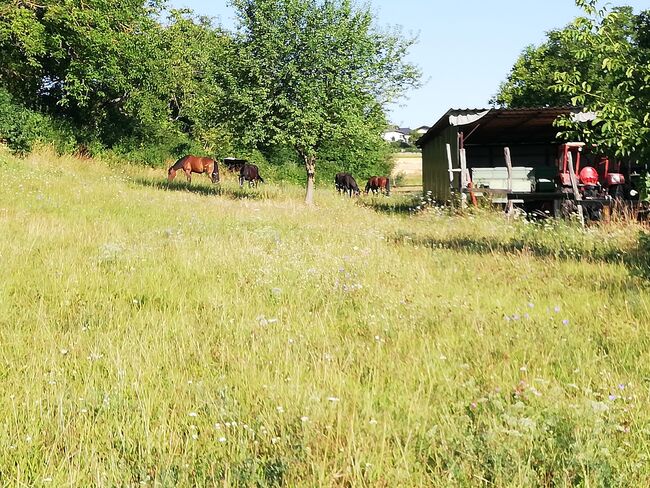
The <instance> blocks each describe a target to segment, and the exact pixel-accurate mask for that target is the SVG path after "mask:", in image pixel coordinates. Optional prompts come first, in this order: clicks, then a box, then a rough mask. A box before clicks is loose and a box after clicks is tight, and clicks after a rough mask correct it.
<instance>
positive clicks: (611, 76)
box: [554, 0, 650, 157]
mask: <svg viewBox="0 0 650 488" xmlns="http://www.w3.org/2000/svg"><path fill="white" fill-rule="evenodd" d="M576 3H577V4H578V5H579V6H581V7H582V8H583V9H584V11H585V13H586V16H585V17H579V18H577V19H576V20H575V21H574V22H573V28H572V29H571V30H570V31H567V32H566V33H564V34H563V39H565V40H566V43H567V45H569V46H571V54H572V57H573V58H575V59H577V60H584V59H586V58H592V59H593V60H594V62H595V63H596V64H597V65H598V66H599V67H600V69H601V72H602V74H601V77H602V80H603V82H601V83H597V84H596V83H594V82H593V80H591V79H589V78H588V77H587V76H586V74H585V73H582V72H580V71H578V70H575V69H569V70H564V71H562V72H558V73H556V75H555V78H556V83H555V86H554V89H555V90H556V91H557V92H558V93H564V94H567V95H569V96H570V97H571V102H572V103H573V104H574V105H579V106H583V107H585V109H587V110H591V111H594V112H596V113H597V114H598V117H597V119H596V120H595V121H594V123H593V125H592V126H591V127H590V128H589V129H588V130H586V131H584V135H585V138H586V140H587V142H591V143H594V144H598V145H599V146H600V147H601V148H603V149H606V150H609V151H611V152H613V153H615V154H616V155H617V156H630V155H636V156H637V157H639V156H643V155H645V156H648V155H650V46H649V45H648V39H649V37H650V34H649V32H650V28H649V21H648V19H649V11H645V12H642V13H641V14H640V15H637V16H632V15H631V10H630V9H615V10H613V11H611V12H608V11H607V10H605V9H598V5H597V4H598V2H597V0H576ZM625 17H629V18H631V20H632V22H631V23H628V22H625V21H622V19H624V18H625ZM561 127H562V128H564V129H566V130H571V129H575V126H574V124H573V123H572V122H571V121H570V120H562V121H561Z"/></svg>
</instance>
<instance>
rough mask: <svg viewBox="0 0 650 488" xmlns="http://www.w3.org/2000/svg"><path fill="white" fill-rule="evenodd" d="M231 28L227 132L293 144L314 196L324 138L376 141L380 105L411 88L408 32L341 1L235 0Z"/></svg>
mask: <svg viewBox="0 0 650 488" xmlns="http://www.w3.org/2000/svg"><path fill="white" fill-rule="evenodd" d="M232 4H233V5H234V7H235V8H236V10H237V13H238V18H239V29H238V37H237V43H238V44H237V45H238V55H237V56H235V59H236V66H235V69H234V73H235V78H236V85H235V87H234V89H235V90H234V92H233V93H232V94H231V97H230V99H231V100H232V101H233V102H234V103H233V110H232V120H233V123H234V124H235V131H236V132H238V133H240V134H243V135H244V137H245V139H246V140H248V141H249V142H250V143H251V144H265V143H276V144H282V145H289V146H291V147H292V148H294V149H295V151H296V152H297V154H298V155H299V156H300V158H301V159H302V161H303V162H304V164H305V170H306V174H307V192H306V198H305V200H306V202H308V203H311V202H312V200H313V189H314V179H315V171H316V160H317V158H318V155H319V152H320V151H322V149H323V148H324V146H325V145H327V144H328V143H331V142H332V141H335V142H336V143H337V144H340V145H343V146H349V147H350V148H351V149H352V148H354V147H363V145H364V144H365V143H366V142H367V141H369V140H372V141H375V142H376V143H377V144H381V142H380V139H379V134H380V132H381V130H382V128H383V127H385V125H386V120H385V108H386V106H387V104H389V103H391V102H394V101H395V100H396V99H397V98H398V97H399V96H400V95H401V94H402V93H403V91H404V90H405V89H406V88H408V87H411V86H415V85H417V83H418V80H419V72H418V71H417V69H416V68H415V67H414V66H413V65H412V64H410V63H408V62H407V61H405V55H406V52H407V50H408V48H409V46H410V45H411V44H412V43H413V41H414V40H413V39H409V38H405V37H403V36H401V34H400V33H399V32H397V31H392V32H383V31H380V30H379V29H377V28H376V27H375V26H374V25H373V16H372V13H371V12H370V10H369V9H368V8H360V7H355V6H354V5H353V4H352V2H351V1H349V0H233V2H232Z"/></svg>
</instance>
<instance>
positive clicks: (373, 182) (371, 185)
mask: <svg viewBox="0 0 650 488" xmlns="http://www.w3.org/2000/svg"><path fill="white" fill-rule="evenodd" d="M369 191H372V192H373V193H385V194H386V196H389V195H390V178H387V177H386V176H372V177H370V179H369V180H368V183H367V184H366V195H367V194H368V192H369Z"/></svg>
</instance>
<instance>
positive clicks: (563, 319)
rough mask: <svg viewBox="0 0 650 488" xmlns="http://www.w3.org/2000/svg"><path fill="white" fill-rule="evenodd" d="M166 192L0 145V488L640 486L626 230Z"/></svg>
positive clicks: (637, 336)
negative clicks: (20, 156) (20, 154)
mask: <svg viewBox="0 0 650 488" xmlns="http://www.w3.org/2000/svg"><path fill="white" fill-rule="evenodd" d="M164 178H165V172H164V170H162V169H157V170H153V169H145V168H139V167H131V166H109V165H107V164H104V163H101V162H97V161H88V160H84V161H79V160H75V159H73V158H58V157H56V156H54V155H52V154H49V153H48V152H47V151H41V152H39V153H37V154H35V155H33V156H30V157H28V158H26V159H17V158H14V157H12V156H10V155H9V154H8V153H6V152H2V151H0V180H1V181H2V186H1V187H0V229H2V230H1V232H0V259H1V260H2V274H1V276H2V278H1V279H0V361H1V362H0V392H1V393H0V411H1V412H3V415H2V420H1V422H2V425H1V426H0V452H1V453H2V456H0V485H2V486H57V487H59V486H102V487H103V486H215V485H220V486H305V487H312V486H355V487H356V486H373V487H374V486H384V487H411V486H427V487H428V486H440V487H447V486H513V487H515V486H516V487H519V486H526V487H529V486H586V487H587V486H588V487H597V486H621V487H623V486H625V487H627V486H648V485H650V447H649V446H650V442H649V439H650V409H649V408H648V404H649V402H650V393H649V392H650V388H649V387H650V336H649V331H650V308H649V307H650V292H649V288H648V282H647V280H646V277H647V273H646V271H647V268H644V266H643V265H642V264H639V263H642V262H643V260H642V259H643V256H639V255H638V251H637V241H638V233H639V231H640V229H639V228H636V227H634V226H620V225H611V226H606V227H593V228H590V229H587V230H586V231H582V230H579V229H578V228H576V227H573V226H571V225H568V224H561V223H560V224H549V223H547V224H530V223H525V222H519V221H513V222H506V221H505V220H504V219H503V218H502V216H501V215H499V214H496V213H489V212H483V211H480V212H476V213H472V214H468V215H466V216H450V215H449V214H448V212H447V211H445V210H441V209H435V208H431V209H429V210H428V211H424V212H420V213H418V214H413V213H412V212H408V211H407V209H408V207H409V205H410V204H409V202H408V201H407V200H405V199H403V200H400V198H405V197H391V198H385V197H379V198H374V199H373V198H369V197H362V198H361V199H352V200H351V199H348V198H343V197H339V196H338V195H336V194H335V192H334V190H333V189H331V188H319V189H317V193H316V202H317V206H315V207H313V208H309V207H305V206H304V205H303V204H302V199H303V190H302V189H301V188H296V187H292V186H286V187H281V186H277V185H275V184H273V183H272V182H270V183H269V184H267V185H262V186H261V187H260V188H259V189H258V190H255V189H253V190H248V189H244V190H240V189H239V188H238V187H237V186H236V184H235V182H234V180H232V179H231V180H230V181H225V182H224V183H223V184H222V185H221V186H219V187H212V186H211V185H210V184H209V181H208V179H207V178H204V177H199V176H195V177H194V183H193V185H192V187H191V188H188V187H187V186H186V185H185V184H184V183H178V184H174V185H172V186H168V185H167V184H166V182H165V179H164ZM421 206H422V205H421Z"/></svg>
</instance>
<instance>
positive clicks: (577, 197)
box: [567, 151, 585, 227]
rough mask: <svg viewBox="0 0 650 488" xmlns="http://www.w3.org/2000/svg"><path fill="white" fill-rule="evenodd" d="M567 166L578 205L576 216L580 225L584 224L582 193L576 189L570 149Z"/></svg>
mask: <svg viewBox="0 0 650 488" xmlns="http://www.w3.org/2000/svg"><path fill="white" fill-rule="evenodd" d="M567 159H568V166H569V179H570V180H571V188H572V189H573V196H574V198H575V200H576V205H577V206H578V218H579V219H580V225H582V226H583V227H584V226H585V214H584V212H583V209H582V203H580V202H581V201H582V195H580V192H579V191H578V180H577V179H576V172H575V170H574V169H573V156H572V155H571V151H568V152H567Z"/></svg>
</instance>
